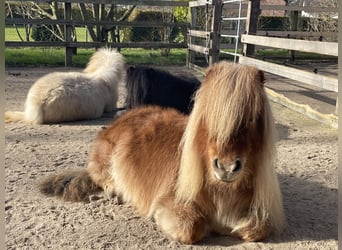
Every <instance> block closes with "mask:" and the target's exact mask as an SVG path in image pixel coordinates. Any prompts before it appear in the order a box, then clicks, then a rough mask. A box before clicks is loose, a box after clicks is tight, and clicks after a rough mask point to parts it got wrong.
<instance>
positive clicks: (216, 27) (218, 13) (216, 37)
mask: <svg viewBox="0 0 342 250" xmlns="http://www.w3.org/2000/svg"><path fill="white" fill-rule="evenodd" d="M213 8H214V9H213V18H212V23H211V35H212V37H211V38H210V51H211V53H210V56H209V65H212V64H214V63H216V62H217V61H218V60H219V53H220V35H221V34H220V30H221V28H220V27H221V17H222V0H213Z"/></svg>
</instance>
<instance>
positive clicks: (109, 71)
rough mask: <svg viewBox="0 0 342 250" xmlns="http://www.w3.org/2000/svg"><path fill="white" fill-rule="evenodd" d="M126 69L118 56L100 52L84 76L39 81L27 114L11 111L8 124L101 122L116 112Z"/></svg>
mask: <svg viewBox="0 0 342 250" xmlns="http://www.w3.org/2000/svg"><path fill="white" fill-rule="evenodd" d="M125 67H126V66H125V62H124V58H123V56H122V55H121V54H120V53H119V52H117V51H116V50H111V49H110V48H102V49H99V50H98V51H96V52H95V53H94V54H93V55H92V57H91V58H90V61H89V63H88V65H87V67H86V68H85V69H84V71H83V72H54V73H50V74H47V75H45V76H43V77H41V78H39V79H38V80H37V81H36V82H35V83H34V84H33V85H32V87H31V88H30V90H29V92H28V94H27V97H26V102H25V111H24V112H18V111H8V112H6V113H5V121H6V122H16V121H24V122H27V123H32V124H43V123H58V122H66V121H76V120H85V119H95V118H99V117H101V116H102V114H103V113H104V112H112V111H114V110H115V109H116V103H117V101H118V86H119V84H120V83H121V82H123V81H124V80H125V74H126V69H125Z"/></svg>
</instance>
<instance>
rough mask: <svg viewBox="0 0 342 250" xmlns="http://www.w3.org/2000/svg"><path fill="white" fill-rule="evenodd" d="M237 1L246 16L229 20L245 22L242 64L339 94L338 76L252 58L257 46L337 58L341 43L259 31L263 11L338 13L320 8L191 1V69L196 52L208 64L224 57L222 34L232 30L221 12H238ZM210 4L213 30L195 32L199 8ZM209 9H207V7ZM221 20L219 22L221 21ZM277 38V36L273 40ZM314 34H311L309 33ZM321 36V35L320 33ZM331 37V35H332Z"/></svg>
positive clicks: (239, 35)
mask: <svg viewBox="0 0 342 250" xmlns="http://www.w3.org/2000/svg"><path fill="white" fill-rule="evenodd" d="M237 2H240V3H241V2H242V3H243V4H244V5H243V8H244V10H245V15H246V17H245V16H235V17H230V18H229V19H230V20H235V21H244V23H243V25H241V26H243V27H244V29H243V30H240V31H239V30H238V33H239V34H238V38H239V39H240V41H241V45H240V47H239V48H243V50H242V53H240V54H239V52H238V51H235V53H233V54H236V55H238V56H239V63H242V64H248V65H253V66H257V67H258V68H260V69H261V70H263V71H266V72H270V73H272V74H276V75H280V76H283V77H286V78H289V79H293V80H297V81H301V82H303V83H306V84H311V85H315V86H318V87H321V88H323V89H327V90H330V91H335V92H337V91H338V80H337V77H336V78H334V77H329V76H323V75H319V74H316V73H311V72H307V71H304V70H299V69H295V68H291V67H288V66H283V65H278V64H275V63H271V62H266V61H264V60H259V59H255V58H253V57H252V55H253V53H254V49H255V47H256V46H259V47H260V46H261V47H263V48H278V49H285V50H289V51H302V52H310V53H316V54H321V55H329V56H336V58H337V56H338V43H337V42H323V41H318V40H317V41H307V40H301V39H293V38H288V35H286V37H275V36H279V35H280V36H285V34H286V33H287V32H286V31H282V32H275V33H272V32H271V31H270V32H269V33H268V34H267V36H265V35H266V34H265V35H264V36H262V35H261V34H262V32H259V31H258V30H257V25H256V24H257V19H258V15H259V14H260V12H261V11H262V10H263V9H265V10H271V9H273V10H282V11H294V12H296V13H297V12H299V11H302V10H305V11H308V12H336V10H335V9H333V8H328V7H326V8H323V7H321V8H318V7H299V6H277V5H260V1H255V0H253V1H251V0H248V1H247V0H226V1H222V0H211V1H204V0H198V1H192V2H190V8H191V14H192V18H191V20H192V21H191V24H190V29H189V32H188V42H189V44H188V50H189V56H188V61H187V64H188V66H189V67H192V68H198V65H196V64H195V63H194V57H195V56H194V54H195V53H202V54H203V55H205V56H208V58H209V60H208V63H209V64H212V63H214V62H216V61H218V60H220V54H222V50H221V45H222V43H221V40H222V37H223V36H222V34H227V33H229V32H230V31H226V30H224V29H223V28H222V23H223V19H224V18H222V17H223V15H222V11H223V10H224V8H225V7H228V6H225V5H229V4H235V7H232V6H229V8H230V9H237V5H236V3H237ZM207 5H210V12H211V14H210V15H211V16H212V18H211V25H210V30H196V29H193V27H196V22H195V20H196V13H197V12H196V8H198V7H199V6H207ZM207 8H208V7H207ZM297 14H298V13H297ZM218 20H220V21H218ZM230 34H232V33H231V32H230ZM272 35H274V37H272ZM295 35H301V36H302V35H303V32H300V33H296V31H292V33H291V37H293V36H295ZM310 35H312V32H310ZM318 35H322V34H317V36H314V37H317V39H318ZM329 35H330V36H331V35H332V34H329ZM193 37H200V38H204V39H208V40H209V42H207V43H206V44H207V45H208V46H201V45H198V44H194V43H192V41H193V40H194V38H193ZM225 48H227V46H225Z"/></svg>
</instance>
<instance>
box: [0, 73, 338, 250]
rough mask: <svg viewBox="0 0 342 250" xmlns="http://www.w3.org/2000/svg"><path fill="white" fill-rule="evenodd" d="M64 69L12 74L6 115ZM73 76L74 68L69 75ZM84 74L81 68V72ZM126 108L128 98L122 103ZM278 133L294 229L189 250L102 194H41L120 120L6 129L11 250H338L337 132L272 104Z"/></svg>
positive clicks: (220, 239) (213, 239)
mask: <svg viewBox="0 0 342 250" xmlns="http://www.w3.org/2000/svg"><path fill="white" fill-rule="evenodd" d="M63 70H65V69H64V68H57V69H53V68H16V69H14V68H11V69H6V71H5V74H6V92H5V93H6V94H5V95H6V106H5V110H22V109H23V103H24V100H25V97H26V94H27V91H28V89H29V87H30V86H31V85H32V83H33V82H34V81H35V80H36V79H37V78H38V77H40V76H42V75H43V74H46V73H48V72H51V71H63ZM69 70H70V69H69ZM74 70H79V69H74ZM121 101H122V99H121ZM272 108H273V113H274V116H275V118H276V126H277V131H278V138H279V139H278V142H277V149H278V155H277V163H276V170H277V173H278V174H279V179H280V183H281V189H282V193H283V200H284V207H285V213H286V221H287V225H286V228H285V230H284V232H283V233H282V234H281V235H279V236H271V237H270V238H268V239H267V240H266V241H265V242H262V243H244V242H241V241H240V240H237V239H234V238H230V237H225V236H219V235H210V236H209V237H207V238H206V239H205V240H203V241H202V242H200V243H198V244H196V245H194V246H187V245H182V244H179V243H177V242H174V241H171V240H169V239H168V238H167V237H165V236H164V235H163V233H162V232H160V230H159V229H158V228H157V226H156V225H155V224H154V223H153V222H152V221H150V220H148V219H145V218H140V217H139V216H137V214H135V213H134V210H133V209H132V208H131V207H130V206H129V205H128V204H124V205H118V204H117V203H116V201H115V199H113V200H109V199H107V198H105V197H104V196H103V195H102V194H100V195H96V196H93V197H92V201H91V202H89V203H86V204H85V203H67V202H62V201H60V200H58V199H55V198H47V197H44V196H43V195H41V194H40V193H38V192H37V189H36V183H37V181H38V180H39V179H40V178H41V177H43V176H45V175H47V174H50V173H54V172H56V171H60V170H63V169H66V168H83V167H85V164H86V162H87V157H88V149H89V146H90V143H91V141H92V140H93V138H94V137H95V135H96V133H97V132H98V131H99V130H101V127H103V126H105V125H106V124H108V123H109V122H111V120H112V117H111V116H109V117H104V118H101V119H98V120H94V121H84V122H75V123H64V124H57V125H42V126H28V125H23V124H19V123H18V124H7V125H6V126H5V143H6V147H5V184H6V186H5V220H6V226H5V230H6V231H5V233H6V236H5V241H6V246H7V249H223V248H224V249H337V214H338V213H337V148H338V145H337V130H334V129H331V128H329V127H327V126H325V125H322V124H320V123H318V122H316V121H313V120H310V119H308V118H305V117H303V116H302V115H300V114H298V113H295V112H293V111H290V110H288V109H286V108H284V107H282V106H280V105H279V104H275V103H272Z"/></svg>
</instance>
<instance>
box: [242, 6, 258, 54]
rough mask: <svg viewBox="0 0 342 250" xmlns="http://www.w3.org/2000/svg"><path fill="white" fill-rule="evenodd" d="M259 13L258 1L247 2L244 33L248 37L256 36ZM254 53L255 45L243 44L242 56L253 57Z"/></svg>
mask: <svg viewBox="0 0 342 250" xmlns="http://www.w3.org/2000/svg"><path fill="white" fill-rule="evenodd" d="M260 13H261V10H260V0H249V1H248V8H247V20H246V31H245V32H246V33H247V34H250V35H256V33H257V29H258V18H259V15H260ZM254 51H255V45H253V44H244V45H243V55H244V56H248V55H253V54H254Z"/></svg>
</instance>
